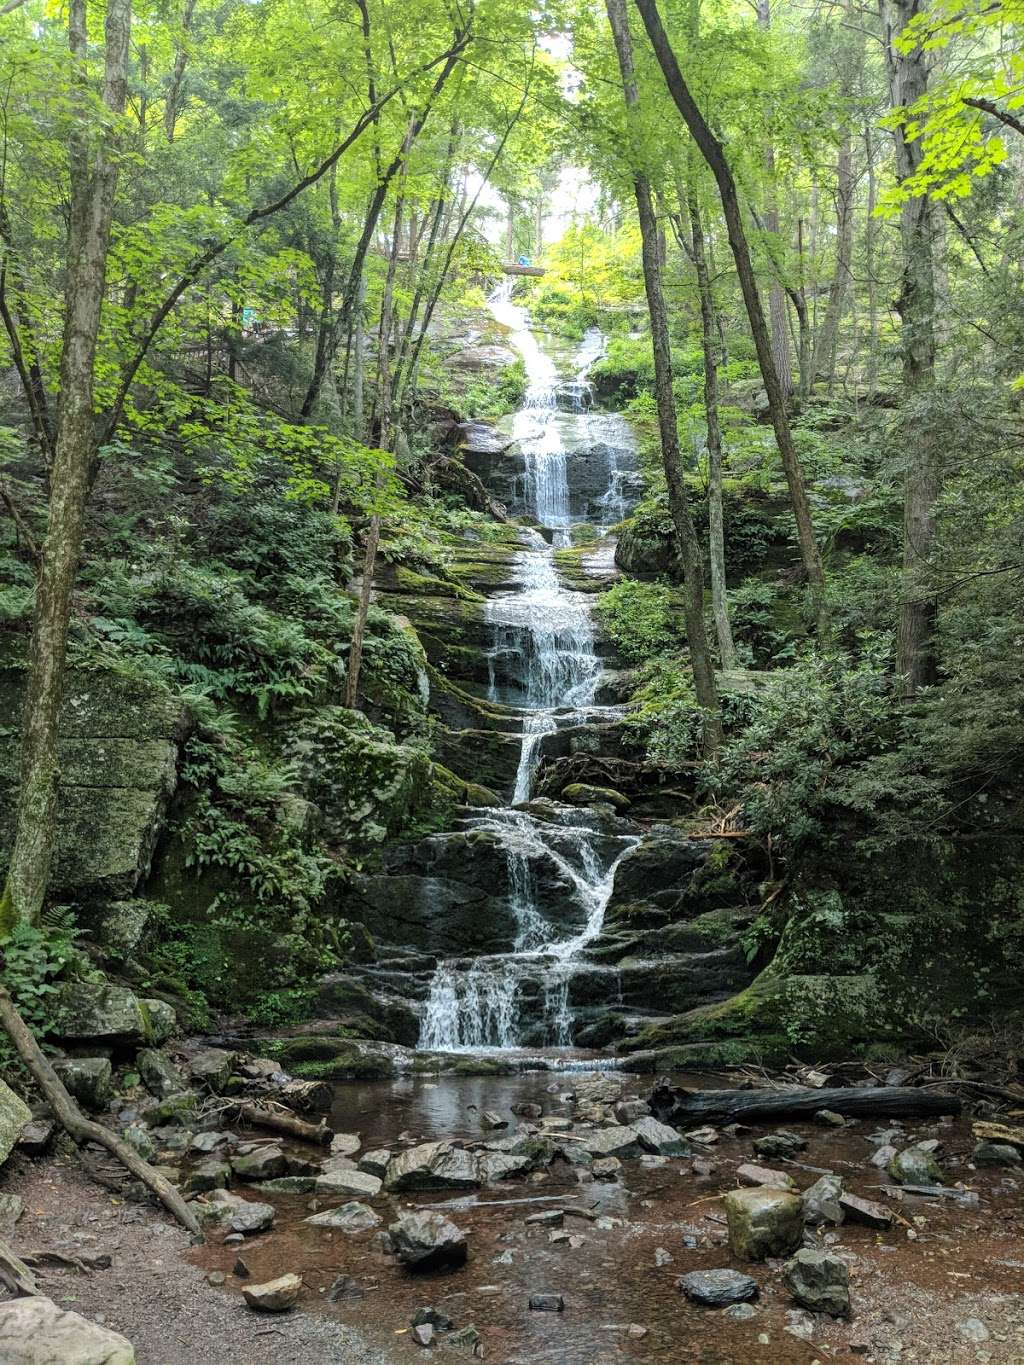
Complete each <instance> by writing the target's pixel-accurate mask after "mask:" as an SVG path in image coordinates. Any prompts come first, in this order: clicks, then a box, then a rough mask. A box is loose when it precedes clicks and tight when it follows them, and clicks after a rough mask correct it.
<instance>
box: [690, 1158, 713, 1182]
mask: <svg viewBox="0 0 1024 1365" xmlns="http://www.w3.org/2000/svg"><path fill="white" fill-rule="evenodd" d="M690 1170H691V1171H692V1172H693V1173H694V1175H695V1176H697V1177H699V1178H700V1179H702V1180H706V1179H707V1178H708V1177H709V1176H712V1175H714V1173H715V1171H716V1170H717V1167H716V1166H715V1163H714V1162H713V1161H708V1159H707V1157H703V1156H696V1157H694V1159H693V1161H692V1163H691V1165H690Z"/></svg>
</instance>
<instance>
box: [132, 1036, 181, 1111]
mask: <svg viewBox="0 0 1024 1365" xmlns="http://www.w3.org/2000/svg"><path fill="white" fill-rule="evenodd" d="M135 1065H136V1066H137V1067H138V1069H139V1075H140V1076H141V1077H142V1084H143V1085H144V1086H145V1087H146V1089H147V1090H148V1091H149V1093H150V1094H151V1095H155V1096H156V1098H157V1099H158V1100H165V1099H167V1097H168V1095H180V1094H181V1092H182V1091H183V1090H184V1089H185V1080H184V1077H183V1076H182V1074H181V1072H180V1071H179V1070H178V1068H177V1067H176V1066H175V1065H174V1063H173V1062H172V1061H171V1059H170V1057H168V1055H167V1053H166V1052H161V1051H160V1049H159V1048H153V1047H144V1048H141V1049H140V1050H139V1052H138V1053H137V1055H136V1057H135Z"/></svg>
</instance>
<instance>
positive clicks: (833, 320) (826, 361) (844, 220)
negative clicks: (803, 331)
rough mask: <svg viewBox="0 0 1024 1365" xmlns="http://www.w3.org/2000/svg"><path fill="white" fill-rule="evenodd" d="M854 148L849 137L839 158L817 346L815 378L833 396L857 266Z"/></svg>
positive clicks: (812, 366)
mask: <svg viewBox="0 0 1024 1365" xmlns="http://www.w3.org/2000/svg"><path fill="white" fill-rule="evenodd" d="M853 196H854V176H853V145H852V140H851V138H850V135H849V133H847V134H845V135H844V137H843V140H842V142H841V143H840V144H839V152H838V155H837V157H836V270H835V274H834V275H833V277H832V283H831V284H830V285H829V290H828V303H827V304H826V306H825V316H824V318H823V320H822V324H821V327H820V329H819V331H818V335H817V338H816V340H815V343H814V359H813V360H812V361H811V378H812V381H813V380H814V379H821V378H823V379H825V381H826V383H827V384H828V388H829V392H831V390H832V383H833V380H834V378H835V372H836V347H837V343H838V339H839V319H840V317H841V316H842V311H843V303H844V301H845V299H846V291H847V288H848V287H849V283H850V273H851V267H852V262H853Z"/></svg>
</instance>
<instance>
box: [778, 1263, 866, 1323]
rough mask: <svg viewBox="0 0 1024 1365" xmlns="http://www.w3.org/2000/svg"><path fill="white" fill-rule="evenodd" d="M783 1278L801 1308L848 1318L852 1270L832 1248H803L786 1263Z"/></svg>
mask: <svg viewBox="0 0 1024 1365" xmlns="http://www.w3.org/2000/svg"><path fill="white" fill-rule="evenodd" d="M783 1279H784V1280H785V1281H786V1285H787V1287H788V1288H789V1292H790V1293H791V1294H792V1295H793V1298H794V1299H795V1300H796V1301H797V1303H798V1304H800V1306H801V1307H802V1308H808V1309H810V1311H811V1312H812V1313H829V1314H830V1315H831V1316H832V1317H834V1318H845V1317H849V1315H850V1272H849V1271H848V1270H847V1268H846V1262H845V1261H842V1260H840V1258H839V1257H838V1256H836V1255H834V1254H833V1253H832V1252H831V1251H815V1250H812V1249H811V1248H809V1247H804V1248H803V1249H802V1250H801V1251H798V1252H797V1253H796V1255H795V1256H794V1257H793V1259H792V1260H791V1261H787V1262H786V1268H785V1271H784V1272H783Z"/></svg>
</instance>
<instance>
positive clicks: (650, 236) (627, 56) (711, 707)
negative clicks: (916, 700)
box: [605, 0, 722, 754]
mask: <svg viewBox="0 0 1024 1365" xmlns="http://www.w3.org/2000/svg"><path fill="white" fill-rule="evenodd" d="M605 8H606V9H607V11H608V21H609V23H610V24H611V28H612V37H613V39H614V41H615V51H616V53H617V55H618V59H619V70H620V71H621V73H622V85H623V92H624V95H625V101H626V109H627V117H628V118H629V119H630V122H632V117H631V115H632V111H633V110H635V109H636V106H637V104H638V100H639V97H638V94H637V88H636V79H635V76H634V73H633V43H632V39H631V38H630V34H629V21H628V18H627V13H626V0H605ZM633 191H634V194H635V196H636V207H637V214H638V216H639V219H640V237H641V242H642V258H643V271H644V287H645V289H646V292H647V310H648V313H649V316H650V320H651V344H652V347H653V351H654V392H655V397H656V400H657V407H658V432H659V435H660V437H661V459H662V465H663V466H664V470H665V483H666V485H667V488H668V504H669V510H670V512H671V515H672V524H673V527H674V528H675V533H676V546H677V550H678V553H679V559H680V562H681V563H682V566H683V577H684V580H685V587H686V595H685V599H684V602H685V605H684V615H685V618H686V639H687V643H688V645H689V647H690V666H691V668H692V669H693V684H694V690H695V691H696V694H697V702H698V704H699V706H700V708H701V710H702V711H703V713H704V747H705V751H706V752H707V753H709V754H710V753H714V752H715V751H716V750H717V749H718V747H719V744H720V743H721V738H722V712H721V707H720V705H719V701H718V689H717V688H716V686H715V674H714V669H713V668H712V664H711V652H710V650H709V649H708V639H707V632H706V630H705V628H704V566H703V563H702V558H701V552H700V542H699V540H698V539H697V532H696V529H695V528H694V525H693V518H692V517H691V515H690V506H689V502H688V499H687V496H686V484H685V482H684V480H683V461H682V454H681V452H680V449H679V427H678V422H677V417H676V401H675V395H674V394H673V392H672V351H671V343H670V341H669V331H668V312H667V310H666V308H665V296H664V291H663V289H662V282H661V258H662V250H661V240H660V237H659V233H658V222H657V218H656V216H655V212H654V198H653V195H652V194H651V186H650V182H649V180H648V179H647V176H646V175H645V174H643V173H642V172H640V171H634V173H633Z"/></svg>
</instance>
